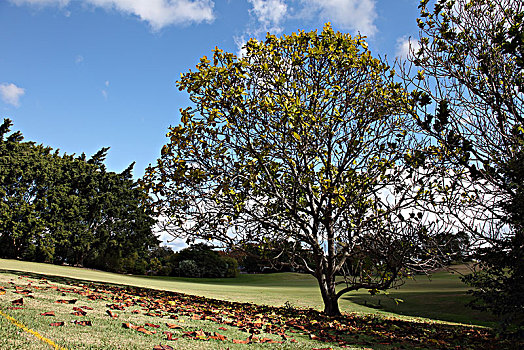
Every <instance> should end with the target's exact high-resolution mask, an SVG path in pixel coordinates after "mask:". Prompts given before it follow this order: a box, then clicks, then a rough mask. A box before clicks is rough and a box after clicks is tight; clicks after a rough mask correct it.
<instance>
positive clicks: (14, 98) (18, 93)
mask: <svg viewBox="0 0 524 350" xmlns="http://www.w3.org/2000/svg"><path fill="white" fill-rule="evenodd" d="M24 94H25V89H23V88H21V87H18V86H16V85H15V84H13V83H10V84H7V83H2V84H0V97H2V100H3V101H4V102H5V103H7V104H10V105H12V106H15V107H19V106H20V97H22V96H24Z"/></svg>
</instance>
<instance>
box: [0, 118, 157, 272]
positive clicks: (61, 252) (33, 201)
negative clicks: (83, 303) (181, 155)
mask: <svg viewBox="0 0 524 350" xmlns="http://www.w3.org/2000/svg"><path fill="white" fill-rule="evenodd" d="M11 126H12V122H11V120H9V119H5V120H4V121H3V123H2V124H1V126H0V183H1V184H2V186H0V233H1V234H0V256H2V257H5V258H20V259H26V260H34V261H41V262H50V263H67V264H71V265H81V266H88V267H93V268H99V269H104V270H110V271H120V272H142V271H143V272H145V269H146V266H147V258H148V254H149V250H150V249H151V248H153V247H155V246H157V245H158V243H159V242H158V239H157V237H156V236H155V234H154V233H153V232H152V226H153V224H154V223H155V220H154V219H153V217H152V216H151V211H150V209H149V208H148V207H147V206H146V205H144V200H145V199H146V198H147V195H146V194H144V192H143V191H141V190H140V189H138V188H137V184H136V182H135V181H133V179H132V169H133V165H134V164H131V165H130V166H129V167H128V168H127V169H125V170H124V171H123V172H121V173H115V172H110V171H107V170H106V167H105V165H104V160H105V158H106V154H107V151H108V148H102V149H101V150H100V151H98V152H97V153H96V154H94V155H93V156H91V157H89V158H87V157H86V155H85V154H81V155H79V156H75V155H67V154H63V155H60V154H59V151H58V150H56V151H54V150H53V149H51V148H50V147H46V146H43V145H37V144H35V143H33V142H24V141H23V136H22V134H21V133H20V132H12V133H10V127H11Z"/></svg>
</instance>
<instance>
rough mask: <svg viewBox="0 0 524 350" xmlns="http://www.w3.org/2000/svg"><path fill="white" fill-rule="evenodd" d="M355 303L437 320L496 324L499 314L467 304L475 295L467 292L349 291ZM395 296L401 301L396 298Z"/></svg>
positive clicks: (350, 297) (351, 299)
mask: <svg viewBox="0 0 524 350" xmlns="http://www.w3.org/2000/svg"><path fill="white" fill-rule="evenodd" d="M343 299H345V300H349V301H351V302H353V303H355V304H359V305H363V306H367V307H371V308H375V309H380V310H383V311H388V312H391V313H394V314H398V315H403V316H413V317H425V318H430V319H434V320H440V321H447V322H457V323H464V324H473V325H479V326H485V327H494V326H495V325H496V322H497V317H496V316H494V315H492V314H490V313H487V312H481V311H478V310H473V309H471V308H469V307H467V306H466V304H467V303H468V302H469V301H471V300H472V297H471V296H469V295H467V294H466V293H464V292H457V291H454V292H401V291H394V292H391V293H389V294H388V295H380V294H379V295H375V296H371V295H366V294H359V295H347V296H345V297H343ZM395 299H400V300H397V301H398V302H396V301H395Z"/></svg>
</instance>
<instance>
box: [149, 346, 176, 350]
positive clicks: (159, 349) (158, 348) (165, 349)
mask: <svg viewBox="0 0 524 350" xmlns="http://www.w3.org/2000/svg"><path fill="white" fill-rule="evenodd" d="M153 350H173V348H172V347H171V346H169V345H155V347H154V348H153Z"/></svg>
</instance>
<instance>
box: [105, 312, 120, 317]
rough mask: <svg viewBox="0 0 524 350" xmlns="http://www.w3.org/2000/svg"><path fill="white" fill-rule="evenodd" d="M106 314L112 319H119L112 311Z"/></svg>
mask: <svg viewBox="0 0 524 350" xmlns="http://www.w3.org/2000/svg"><path fill="white" fill-rule="evenodd" d="M106 313H107V314H108V315H109V316H110V317H112V318H117V317H118V315H117V314H115V313H114V312H113V311H111V310H107V311H106Z"/></svg>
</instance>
